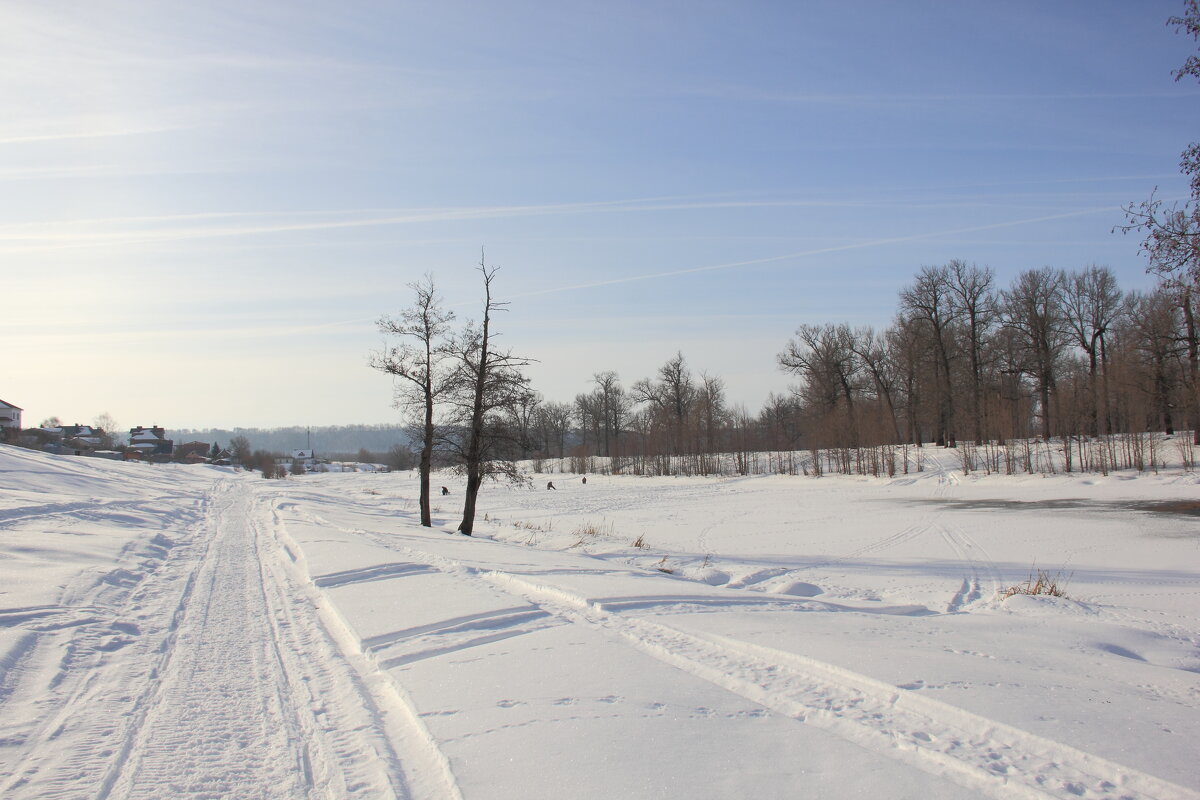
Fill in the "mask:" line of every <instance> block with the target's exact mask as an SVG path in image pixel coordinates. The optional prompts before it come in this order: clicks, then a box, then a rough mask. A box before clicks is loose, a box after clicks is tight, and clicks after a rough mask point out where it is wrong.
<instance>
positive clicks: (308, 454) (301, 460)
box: [275, 450, 317, 472]
mask: <svg viewBox="0 0 1200 800" xmlns="http://www.w3.org/2000/svg"><path fill="white" fill-rule="evenodd" d="M297 464H299V465H300V466H301V467H303V468H304V470H305V471H306V472H312V471H313V468H314V467H315V466H316V465H317V459H316V458H315V457H314V456H313V451H312V450H293V451H292V452H291V454H290V455H286V456H277V457H276V458H275V466H276V467H282V468H284V469H286V470H288V471H289V472H291V471H293V470H294V469H295V468H296V465H297Z"/></svg>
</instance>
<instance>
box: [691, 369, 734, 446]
mask: <svg viewBox="0 0 1200 800" xmlns="http://www.w3.org/2000/svg"><path fill="white" fill-rule="evenodd" d="M696 413H697V415H698V416H699V418H700V426H701V430H702V432H703V434H704V452H705V453H715V452H717V451H718V449H719V447H718V441H717V440H718V431H719V430H720V429H721V427H722V426H723V425H724V424H725V421H726V420H727V418H728V415H729V409H728V408H727V406H726V402H725V381H724V380H723V379H722V378H719V377H717V376H715V375H709V374H708V373H706V372H701V373H700V385H699V387H698V388H697V390H696Z"/></svg>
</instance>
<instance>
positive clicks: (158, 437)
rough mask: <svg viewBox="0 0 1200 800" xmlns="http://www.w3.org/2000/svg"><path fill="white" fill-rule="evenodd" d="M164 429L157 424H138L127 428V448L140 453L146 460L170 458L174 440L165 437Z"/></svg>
mask: <svg viewBox="0 0 1200 800" xmlns="http://www.w3.org/2000/svg"><path fill="white" fill-rule="evenodd" d="M166 433H167V432H166V430H165V429H163V428H160V427H158V426H154V427H151V428H143V427H142V426H141V425H139V426H138V427H136V428H130V429H129V448H128V449H130V450H133V451H135V452H137V453H140V454H141V455H142V457H143V458H144V459H146V460H147V461H166V460H170V458H171V453H172V452H173V451H174V449H175V442H173V441H172V440H170V439H168V438H166Z"/></svg>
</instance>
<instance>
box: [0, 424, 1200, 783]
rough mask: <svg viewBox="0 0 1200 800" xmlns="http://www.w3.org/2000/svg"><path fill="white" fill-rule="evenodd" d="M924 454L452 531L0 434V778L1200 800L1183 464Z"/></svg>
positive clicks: (542, 504) (395, 511)
mask: <svg viewBox="0 0 1200 800" xmlns="http://www.w3.org/2000/svg"><path fill="white" fill-rule="evenodd" d="M928 456H929V460H928V468H927V469H926V471H925V472H922V473H920V474H914V475H907V476H902V477H897V478H894V479H884V478H881V479H869V478H849V477H823V478H819V479H814V478H806V477H785V476H776V477H753V478H742V479H716V478H687V479H679V478H635V477H609V476H601V475H592V476H588V481H587V483H586V485H585V484H584V483H583V482H582V481H581V480H580V479H579V477H578V476H568V475H554V476H549V477H552V478H553V480H554V482H555V485H556V486H557V487H558V488H557V490H556V491H547V490H546V489H545V482H546V480H547V479H548V477H547V476H540V477H539V476H534V480H533V483H532V488H530V487H524V488H517V487H508V486H500V485H492V486H488V487H486V488H485V490H484V493H483V494H482V495H481V498H480V507H479V514H480V522H479V523H478V525H477V529H476V530H477V534H478V535H477V536H476V537H475V538H467V537H463V536H458V535H454V534H453V533H452V532H453V529H454V527H455V525H456V524H457V522H458V516H457V513H458V510H459V503H460V502H461V491H462V486H461V482H460V481H457V480H456V479H454V478H453V477H452V476H448V475H447V476H440V477H439V478H438V480H437V483H438V484H439V485H441V484H445V485H447V486H449V487H450V488H451V490H452V492H453V494H452V495H451V496H450V497H446V498H440V497H439V498H438V501H439V502H440V506H441V507H440V509H439V510H438V511H437V513H436V514H435V523H436V526H435V528H434V529H432V530H429V529H423V528H421V527H419V526H418V525H417V524H416V521H415V519H416V501H415V496H416V480H415V477H414V476H413V475H412V474H411V473H406V474H391V475H386V474H330V475H309V476H304V477H303V478H299V479H293V480H288V481H264V480H262V479H261V478H258V477H255V476H250V475H246V474H243V473H233V472H229V471H225V470H221V469H217V468H211V467H172V466H148V465H133V464H130V465H126V464H119V463H113V462H107V461H96V460H87V459H73V458H65V457H54V456H47V455H42V454H37V453H32V452H28V451H23V450H16V449H12V448H8V447H0V797H4V798H83V797H87V798H182V797H186V798H200V797H204V798H259V797H261V798H302V797H314V798H340V797H360V798H388V797H413V798H441V797H450V798H454V797H462V798H487V800H495V799H497V798H550V797H555V798H557V797H569V798H606V800H611V798H651V797H669V798H689V799H690V798H730V797H747V798H756V799H757V798H795V797H819V798H841V797H871V798H898V797H911V798H968V797H978V796H981V795H982V796H990V797H1067V798H1071V797H1089V798H1095V797H1106V798H1118V797H1132V798H1178V797H1200V755H1198V754H1200V524H1198V523H1200V518H1198V517H1197V516H1195V515H1194V513H1195V506H1196V504H1197V503H1200V478H1198V477H1197V476H1196V475H1194V474H1188V473H1183V472H1180V471H1178V470H1175V471H1172V470H1166V471H1162V472H1161V473H1159V474H1157V475H1155V474H1148V475H1134V474H1131V473H1130V474H1114V475H1112V476H1109V477H1100V476H1095V475H1088V476H1064V475H1058V476H1050V477H1045V476H1027V477H1004V476H992V477H979V476H975V475H972V476H970V477H964V476H962V475H961V474H959V473H958V472H956V471H954V470H953V469H952V468H953V465H954V455H953V454H949V455H944V454H939V453H937V452H936V451H934V450H932V449H930V450H929V451H928ZM1188 503H1190V504H1192V505H1191V507H1190V509H1189V507H1188V506H1187V505H1186V504H1188ZM1171 504H1175V505H1171ZM1189 510H1190V511H1191V512H1192V514H1190V515H1189V513H1187V512H1188V511H1189ZM484 515H486V519H484ZM635 542H637V543H639V544H641V545H642V546H640V547H635V546H634V543H635ZM1037 569H1042V570H1045V571H1047V572H1049V573H1050V574H1052V575H1057V576H1058V577H1059V578H1060V580H1061V581H1062V582H1064V583H1065V584H1066V585H1065V589H1066V593H1067V595H1068V598H1052V597H1045V596H1041V597H1028V596H1017V597H1011V598H1009V599H1007V600H1004V599H1001V598H1000V597H999V592H1000V591H1001V590H1003V589H1004V588H1007V587H1009V586H1012V585H1013V584H1018V583H1023V582H1025V581H1026V580H1027V579H1028V578H1029V577H1030V574H1031V572H1032V571H1035V570H1037Z"/></svg>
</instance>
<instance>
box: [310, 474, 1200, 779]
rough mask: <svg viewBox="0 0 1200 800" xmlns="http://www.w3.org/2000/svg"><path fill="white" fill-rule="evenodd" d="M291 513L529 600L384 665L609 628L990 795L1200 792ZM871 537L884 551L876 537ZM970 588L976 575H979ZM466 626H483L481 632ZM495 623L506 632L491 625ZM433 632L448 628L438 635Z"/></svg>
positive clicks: (861, 682)
mask: <svg viewBox="0 0 1200 800" xmlns="http://www.w3.org/2000/svg"><path fill="white" fill-rule="evenodd" d="M942 477H944V476H939V481H938V484H937V486H938V488H937V489H936V491H938V492H939V493H944V492H945V491H948V490H949V488H950V486H952V485H953V484H954V483H955V482H954V481H946V480H942V479H941V478H942ZM294 510H295V511H297V512H298V513H300V514H301V515H302V516H303V517H304V518H305V519H307V520H308V521H311V522H313V523H315V524H318V525H321V526H324V527H327V528H332V529H337V530H340V531H343V532H345V533H350V534H353V535H356V536H360V537H363V538H365V539H367V540H369V541H371V542H372V543H374V544H376V545H379V546H380V547H383V548H385V549H388V550H391V551H393V552H396V553H400V554H402V555H403V556H404V557H405V558H406V559H408V560H409V561H408V563H414V562H415V564H416V565H419V567H423V568H429V569H434V570H438V571H440V572H444V573H447V574H451V575H454V576H457V577H459V578H460V579H463V580H470V581H478V582H482V583H484V584H487V585H489V586H491V587H494V588H498V589H500V590H502V591H504V592H506V593H508V594H510V595H512V596H514V597H516V598H519V599H521V600H523V601H525V603H526V604H527V605H525V606H520V607H517V608H513V609H507V610H505V611H504V612H503V616H504V619H503V621H501V622H500V623H499V624H498V623H497V620H496V619H494V618H489V619H488V620H487V621H483V620H477V619H474V618H468V619H460V620H448V621H446V622H445V623H444V624H443V625H441V626H430V630H422V631H419V632H414V631H407V632H406V634H414V633H416V634H420V635H421V636H424V637H426V639H427V640H428V641H422V642H415V641H408V642H406V644H407V645H410V646H415V648H416V649H417V651H418V652H417V653H416V654H414V653H413V650H412V649H409V650H408V652H407V653H406V654H404V655H400V656H395V657H392V658H388V657H387V656H386V652H387V649H388V647H389V646H390V645H392V644H395V643H397V640H398V639H399V637H379V641H373V642H368V643H364V644H365V645H366V648H367V649H368V650H370V651H371V652H372V653H373V654H374V655H375V657H376V660H377V663H379V665H380V666H381V667H384V668H387V667H389V666H395V665H398V664H403V663H407V662H408V661H411V660H413V659H415V658H417V657H422V658H423V657H427V656H429V655H436V654H439V653H442V652H453V651H456V650H461V649H464V648H469V647H472V646H475V645H479V644H485V643H488V642H492V641H497V640H499V639H502V638H509V637H512V636H516V635H520V634H522V633H527V632H531V631H533V630H539V629H542V628H546V627H549V626H552V625H561V624H575V625H585V626H590V627H593V628H599V629H602V630H605V631H608V632H610V633H612V634H614V635H616V636H617V637H620V638H622V639H624V640H625V641H626V642H628V644H629V645H631V646H632V647H634V648H636V649H637V650H639V651H641V652H643V653H645V654H647V655H649V656H652V657H654V658H656V659H658V660H660V661H662V662H664V663H666V664H669V665H671V666H673V667H675V668H677V669H680V670H682V671H684V672H686V673H688V674H690V675H693V676H695V677H698V678H701V679H703V680H706V681H708V682H709V683H711V684H713V685H715V686H718V687H720V688H721V689H724V690H726V691H729V692H732V693H733V694H736V695H739V696H741V697H743V698H745V699H748V700H750V701H752V702H755V703H758V704H760V705H762V706H764V707H766V708H769V709H771V710H772V711H775V712H777V713H779V714H782V715H785V716H788V717H791V718H793V719H795V720H797V721H798V722H801V723H804V724H808V725H813V726H815V727H818V728H821V729H823V730H826V731H828V732H829V733H831V734H833V735H836V736H839V737H841V738H843V739H846V740H848V741H851V742H853V743H855V744H858V745H859V746H861V747H863V748H865V749H867V750H869V751H871V752H874V753H877V754H879V755H881V756H886V757H889V758H893V759H896V760H899V761H901V762H904V763H908V764H910V765H912V766H915V767H917V768H919V769H922V770H924V771H926V772H929V773H931V774H934V775H938V776H941V777H944V778H946V779H948V780H951V781H954V782H956V783H958V784H960V785H963V786H965V787H967V788H969V789H972V790H975V791H978V792H979V793H980V794H983V795H987V796H990V797H995V798H1012V797H1026V798H1110V799H1113V798H1119V799H1120V800H1132V799H1133V798H1138V800H1144V799H1146V798H1163V799H1164V800H1165V799H1166V798H1200V793H1196V792H1194V791H1192V790H1190V789H1187V788H1184V787H1182V786H1179V785H1176V784H1173V783H1171V782H1169V781H1165V780H1162V779H1159V778H1156V777H1154V776H1152V775H1149V774H1146V773H1143V772H1140V771H1137V770H1133V769H1130V768H1127V767H1124V766H1121V765H1119V764H1116V763H1114V762H1111V761H1108V760H1106V759H1103V758H1100V757H1097V756H1094V755H1091V754H1089V753H1086V752H1083V751H1080V750H1078V749H1076V748H1073V747H1071V746H1069V745H1066V744H1063V743H1061V742H1057V741H1053V740H1050V739H1046V738H1044V737H1041V736H1037V735H1035V734H1031V733H1028V732H1026V731H1022V730H1020V729H1018V728H1015V727H1012V726H1010V725H1006V724H1004V723H1001V722H998V721H996V720H992V719H988V718H985V717H982V716H980V715H977V714H974V713H971V712H968V711H965V710H963V709H959V708H956V707H954V706H952V705H949V704H947V703H944V702H941V701H938V700H934V699H932V698H928V697H925V696H922V695H919V694H918V693H915V692H911V691H908V690H905V689H901V688H899V687H897V686H893V685H891V684H887V683H884V682H881V681H877V680H875V679H873V678H869V677H867V676H865V675H861V674H858V673H855V672H853V671H851V670H847V669H844V668H842V667H839V666H837V665H834V664H829V663H825V662H821V661H818V660H816V659H813V658H809V657H807V656H804V655H800V654H795V653H789V652H784V651H779V650H775V649H772V648H767V647H763V646H759V645H754V644H751V643H747V642H742V641H738V640H735V639H731V638H728V637H723V636H717V635H701V634H696V633H690V632H687V631H684V630H681V629H678V628H675V627H672V626H669V625H666V624H663V623H661V622H658V621H655V620H653V619H649V618H647V617H646V616H640V617H639V616H637V615H636V613H622V612H621V611H619V610H617V609H618V608H619V607H620V605H621V604H620V602H619V601H614V602H611V603H609V602H606V601H596V600H591V599H588V598H586V597H583V596H580V595H577V594H574V593H572V592H570V591H568V590H564V589H562V588H560V587H556V586H552V585H549V584H545V583H541V582H539V581H538V580H536V579H534V578H531V577H529V576H526V575H521V574H516V573H509V572H503V571H496V570H490V569H481V568H478V567H474V566H471V565H468V564H465V563H462V562H459V561H456V560H454V559H451V558H447V557H444V556H440V555H437V554H433V553H428V552H424V551H422V550H420V549H418V548H414V547H411V546H409V545H405V544H401V543H398V542H396V541H394V539H390V538H389V537H387V536H385V535H382V534H377V533H374V532H371V531H367V530H363V529H359V528H345V527H342V526H339V525H336V524H334V523H332V522H330V521H328V520H326V519H324V518H322V517H320V516H319V515H317V514H314V513H311V512H307V511H303V510H301V509H299V508H296V509H294ZM916 527H917V528H918V530H916V531H915V532H914V531H912V530H910V529H906V530H905V531H902V532H900V533H899V534H895V535H894V536H893V537H888V539H892V538H895V536H915V535H919V534H920V533H921V532H923V531H925V530H928V527H927V526H925V525H921V526H916ZM939 530H940V532H941V533H942V535H943V536H945V537H946V539H947V541H948V542H949V543H951V546H952V547H953V548H954V549H955V550H956V552H959V553H960V554H961V557H962V558H963V560H964V561H966V562H967V563H968V564H970V565H973V566H972V567H971V568H972V569H975V570H977V571H978V572H980V573H983V574H985V575H987V576H988V577H987V578H986V579H988V580H994V577H993V576H994V567H989V566H987V565H990V564H991V561H990V559H989V558H988V557H987V555H986V552H985V551H983V550H982V548H980V547H979V546H978V545H977V544H975V543H974V542H973V541H972V540H971V539H970V538H969V537H967V536H966V534H965V533H963V532H961V531H956V530H953V529H951V528H947V527H941V526H939ZM885 541H886V540H885ZM876 544H878V545H880V546H883V545H882V542H878V543H876ZM403 574H411V572H410V573H399V572H398V573H397V579H403ZM964 583H967V582H966V581H964ZM977 584H978V579H976V580H975V581H974V585H977ZM970 595H971V589H970V586H968V589H967V592H966V593H964V597H963V600H962V602H960V603H959V604H958V607H959V608H961V606H962V605H964V604H965V603H966V602H973V600H974V599H977V598H971V597H970ZM492 616H493V615H489V617H492ZM496 616H500V615H496ZM473 626H474V627H478V628H479V629H480V631H482V630H486V631H487V632H488V633H487V634H486V635H477V634H478V633H479V632H478V631H477V632H473V631H472V628H473ZM498 627H500V628H505V630H500V631H497V628H498ZM439 633H449V634H451V635H449V636H445V637H439V636H438V634H439ZM435 640H436V642H437V644H434V641H435Z"/></svg>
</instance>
